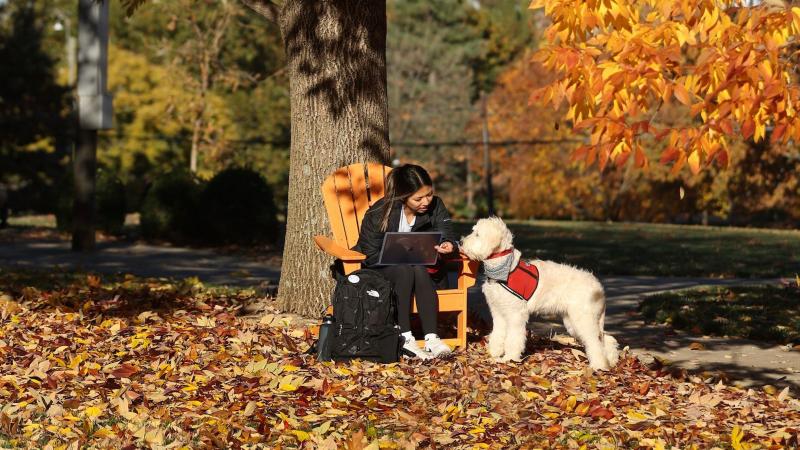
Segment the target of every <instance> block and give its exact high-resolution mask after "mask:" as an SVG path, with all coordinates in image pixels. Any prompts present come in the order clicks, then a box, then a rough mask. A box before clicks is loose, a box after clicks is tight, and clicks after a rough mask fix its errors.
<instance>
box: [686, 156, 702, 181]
mask: <svg viewBox="0 0 800 450" xmlns="http://www.w3.org/2000/svg"><path fill="white" fill-rule="evenodd" d="M688 163H689V168H690V169H692V173H693V174H695V175H697V174H698V173H700V153H699V152H692V153H690V154H689V158H688Z"/></svg>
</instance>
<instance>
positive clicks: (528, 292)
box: [499, 261, 539, 301]
mask: <svg viewBox="0 0 800 450" xmlns="http://www.w3.org/2000/svg"><path fill="white" fill-rule="evenodd" d="M499 283H500V286H503V287H504V288H505V289H506V290H507V291H508V292H510V293H511V294H513V295H514V296H516V297H517V298H519V299H520V300H525V301H527V300H529V299H530V298H531V297H533V293H534V292H536V288H537V287H538V286H539V269H537V268H536V266H534V265H533V264H530V263H528V262H525V261H520V262H519V264H517V267H515V268H514V270H512V271H511V272H510V273H509V274H508V281H506V282H503V281H500V282H499Z"/></svg>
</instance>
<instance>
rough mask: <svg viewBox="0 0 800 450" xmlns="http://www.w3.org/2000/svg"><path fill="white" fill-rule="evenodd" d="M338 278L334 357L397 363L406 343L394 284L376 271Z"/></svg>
mask: <svg viewBox="0 0 800 450" xmlns="http://www.w3.org/2000/svg"><path fill="white" fill-rule="evenodd" d="M336 278H337V282H336V288H335V289H334V291H333V301H332V303H333V317H334V332H333V334H332V336H331V337H332V339H331V346H330V349H331V358H332V359H333V360H334V361H346V360H350V359H356V358H360V359H366V360H370V361H379V362H383V363H390V362H397V361H398V360H399V359H400V348H401V347H402V340H401V339H400V338H401V336H400V327H398V326H397V305H396V299H395V294H394V290H393V289H392V284H391V282H390V281H389V280H387V279H386V278H384V277H383V276H381V274H380V273H379V272H377V271H375V270H372V269H361V270H357V271H355V272H353V273H351V274H349V275H342V274H337V277H336Z"/></svg>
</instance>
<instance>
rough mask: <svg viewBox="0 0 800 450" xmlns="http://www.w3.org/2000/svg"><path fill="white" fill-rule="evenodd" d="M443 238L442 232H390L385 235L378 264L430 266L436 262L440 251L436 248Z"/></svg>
mask: <svg viewBox="0 0 800 450" xmlns="http://www.w3.org/2000/svg"><path fill="white" fill-rule="evenodd" d="M441 240H442V233H440V232H438V231H435V232H414V233H400V232H388V233H386V234H385V235H384V236H383V246H382V247H381V254H380V257H379V258H378V265H384V266H390V265H398V264H413V265H419V266H430V265H433V264H436V260H437V259H438V257H439V252H437V251H436V249H435V248H434V247H435V246H437V245H439V242H441Z"/></svg>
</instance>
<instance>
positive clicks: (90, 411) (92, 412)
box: [86, 406, 103, 419]
mask: <svg viewBox="0 0 800 450" xmlns="http://www.w3.org/2000/svg"><path fill="white" fill-rule="evenodd" d="M101 414H103V410H101V409H100V408H98V407H97V406H90V407H88V408H86V417H88V418H90V419H96V418H98V417H100V415H101Z"/></svg>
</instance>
